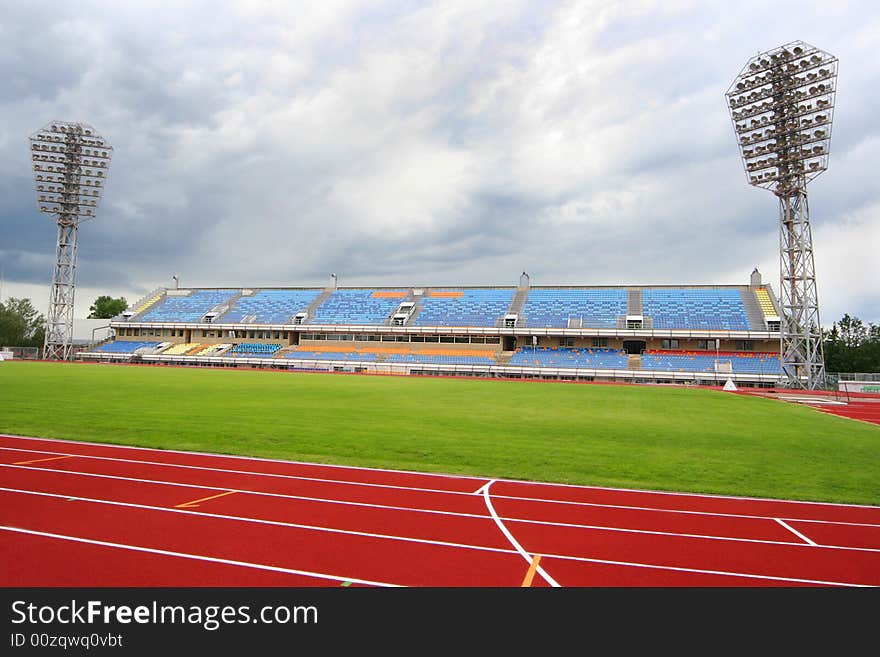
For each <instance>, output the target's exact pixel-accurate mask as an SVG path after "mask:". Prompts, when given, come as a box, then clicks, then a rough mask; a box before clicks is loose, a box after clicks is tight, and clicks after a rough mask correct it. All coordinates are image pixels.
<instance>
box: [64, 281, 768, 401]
mask: <svg viewBox="0 0 880 657" xmlns="http://www.w3.org/2000/svg"><path fill="white" fill-rule="evenodd" d="M333 282H334V284H333V285H331V286H330V287H327V288H293V287H291V288H222V289H219V288H187V289H165V288H159V289H157V290H154V291H153V292H152V293H151V294H149V295H147V296H145V297H144V298H143V299H141V300H140V301H139V302H138V303H136V304H134V305H133V306H131V307H130V308H129V309H128V310H126V311H125V312H124V313H123V314H122V315H120V316H118V317H116V318H114V319H113V320H112V321H111V327H112V329H113V331H114V334H115V335H114V336H113V337H111V338H109V339H107V340H104V341H102V342H100V343H98V344H95V345H92V346H91V347H89V348H88V349H87V350H86V351H85V352H81V354H80V356H81V357H82V358H84V359H89V360H100V361H129V362H130V361H136V362H145V363H164V364H169V365H198V366H222V367H240V366H248V367H261V368H272V369H292V370H319V371H348V372H376V373H394V374H425V375H453V376H456V375H464V376H485V377H509V378H543V379H564V380H581V381H614V380H627V381H633V382H657V383H662V382H690V383H700V384H717V383H724V382H725V381H727V379H728V378H729V379H732V380H733V381H734V382H735V383H736V384H737V385H747V386H754V385H764V386H771V385H775V384H776V383H777V382H778V381H779V379H780V377H781V375H782V369H781V366H780V360H779V348H780V336H779V329H780V312H779V303H778V301H777V299H776V296H775V295H774V292H773V290H772V288H771V287H770V286H769V285H767V284H765V283H763V282H762V280H761V275H760V273H759V272H758V271H757V270H755V271H754V272H752V276H751V279H750V281H749V284H748V285H674V286H673V285H646V286H639V285H626V286H623V285H620V286H532V285H530V281H529V278H528V276H527V275H525V274H523V276H522V277H521V278H520V283H519V285H518V286H511V287H423V286H409V287H408V286H400V287H336V285H335V278H334V279H333Z"/></svg>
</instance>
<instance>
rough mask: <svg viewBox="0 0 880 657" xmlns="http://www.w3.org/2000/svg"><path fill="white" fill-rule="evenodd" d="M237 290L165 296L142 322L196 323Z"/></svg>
mask: <svg viewBox="0 0 880 657" xmlns="http://www.w3.org/2000/svg"><path fill="white" fill-rule="evenodd" d="M236 294H238V290H194V291H193V292H192V294H189V295H187V296H166V297H165V298H164V299H163V300H162V301H160V302H159V303H157V304H156V305H155V306H153V307H152V309H151V310H150V311H149V312H148V313H147V314H146V315H144V317H143V318H142V319H141V321H144V322H182V323H184V322H198V321H200V320H201V319H202V318H203V317H204V316H205V313H208V312H210V311H211V309H212V308H214V307H215V306H218V305H220V304H221V303H223V302H224V301H228V300H229V299H231V298H232V297H234V296H235V295H236Z"/></svg>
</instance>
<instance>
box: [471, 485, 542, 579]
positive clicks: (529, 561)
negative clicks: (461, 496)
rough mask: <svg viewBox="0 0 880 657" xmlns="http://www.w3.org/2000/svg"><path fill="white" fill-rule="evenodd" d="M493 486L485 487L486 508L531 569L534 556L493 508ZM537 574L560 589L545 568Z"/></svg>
mask: <svg viewBox="0 0 880 657" xmlns="http://www.w3.org/2000/svg"><path fill="white" fill-rule="evenodd" d="M491 485H492V482H491V481H490V482H489V483H488V484H486V485H485V486H483V499H484V500H485V501H486V508H487V509H489V514H490V515H491V516H492V520H494V521H495V524H496V525H498V529H500V530H501V533H502V534H504V536H505V537H506V538H507V540H508V541H510V544H511V545H512V546H513V547H514V549H515V550H516V551H517V552H519V555H520V556H521V557H522V558H523V559H525V561H526V563H527V564H529V567H531V565H532V559H533V558H534V557H533V555H531V554H529V553H528V552H526V551H525V550H524V549H523V546H522V545H520V544H519V541H517V540H516V539H515V538H514V537H513V534H511V533H510V531H508V529H507V527H505V526H504V523H503V522H502V521H501V518H499V517H498V514H497V513H496V512H495V507H494V506H492V500H491V498H490V497H489V487H490V486H491ZM537 572H538V574H539V575H540V576H541V577H543V578H544V579H545V580H546V582H547V583H548V584H549V585H550V586H553V587H556V588H559V582H557V581H556V580H555V579H553V578H552V577H550V575H549V574H548V573H547V571H546V570H544V567H543V566H538V567H537Z"/></svg>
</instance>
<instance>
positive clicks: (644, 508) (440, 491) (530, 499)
mask: <svg viewBox="0 0 880 657" xmlns="http://www.w3.org/2000/svg"><path fill="white" fill-rule="evenodd" d="M2 450H11V451H16V452H36V451H37V450H25V449H18V448H15V447H0V451H2ZM39 453H43V454H59V452H45V451H43V452H39ZM65 456H78V457H81V458H83V459H94V460H98V461H112V462H117V463H135V464H138V465H155V466H159V467H170V468H183V469H189V470H199V471H207V472H223V473H231V474H243V475H253V476H256V477H276V478H281V479H295V480H298V481H316V482H319V483H330V484H340V485H350V486H360V487H364V488H371V487H373V488H388V489H392V490H402V491H414V492H417V493H434V494H441V495H442V494H445V495H467V496H471V495H474V494H475V493H470V492H467V491H455V490H444V489H438V488H414V487H411V486H392V485H389V484H373V483H367V482H351V481H341V480H338V479H316V478H312V477H301V476H295V475H282V474H274V473H263V472H251V471H249V470H225V469H220V468H209V467H205V466H195V465H183V464H177V463H163V462H161V461H136V460H132V459H120V458H113V457H109V456H91V455H88V454H65ZM0 467H29V466H16V465H14V464H9V463H0ZM35 469H40V470H45V471H47V472H73V471H72V470H52V469H50V468H35ZM80 474H87V473H80ZM94 476H96V477H99V476H109V475H100V474H94ZM492 481H493V482H503V481H505V480H503V479H493V480H492ZM192 486H193V487H196V486H195V485H192ZM207 488H211V489H212V490H232V489H231V488H229V487H228V486H213V487H211V486H208V487H207ZM482 490H483V487H481V488H480V491H482ZM251 492H254V493H256V491H251ZM495 498H496V499H506V500H519V501H523V502H532V503H543V504H563V505H567V506H584V507H597V508H604V509H627V510H631V511H653V512H657V513H681V514H686V515H693V516H710V517H716V518H746V519H752V520H775V519H776V516H756V515H748V514H740V513H719V512H713V511H691V510H685V509H662V508H661V509H658V508H655V507H649V506H631V505H625V504H605V503H600V502H574V501H570V500H548V499H542V498H534V497H517V496H512V495H495ZM785 520H789V521H795V522H815V523H823V524H831V525H847V526H856V527H880V524H872V523H858V522H844V521H839V520H810V519H807V518H790V517H786V518H785Z"/></svg>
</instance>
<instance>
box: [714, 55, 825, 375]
mask: <svg viewBox="0 0 880 657" xmlns="http://www.w3.org/2000/svg"><path fill="white" fill-rule="evenodd" d="M836 87H837V58H836V57H834V56H833V55H831V54H829V53H827V52H824V51H822V50H819V49H818V48H816V47H814V46H811V45H809V44H807V43H804V42H803V41H794V42H792V43H789V44H786V45H784V46H781V47H779V48H776V49H775V50H770V51H768V52H765V53H762V54H760V55H757V56H756V57H753V58H752V59H750V60H749V61H748V62H747V63H746V65H745V67H744V68H743V70H742V72H740V74H739V75H738V76H737V77H736V80H734V82H733V84H732V85H731V87H730V89H728V91H727V94H726V95H727V104H728V107H729V108H730V116H731V119H732V120H733V127H734V130H735V131H736V136H737V141H738V142H739V148H740V153H741V155H742V161H743V165H744V167H745V171H746V176H747V179H748V181H749V184H750V185H754V186H755V187H763V188H764V189H769V190H770V191H772V192H773V193H774V194H775V195H776V196H777V198H778V199H779V271H780V300H781V303H782V318H781V322H780V324H781V325H780V327H779V328H780V331H779V333H780V354H781V357H782V369H783V374H784V376H785V379H786V385H788V386H789V387H799V388H807V389H813V388H819V387H822V386H823V385H824V383H825V358H824V350H823V348H822V329H821V324H820V323H819V300H818V295H817V293H816V271H815V265H814V262H813V236H812V231H811V229H810V206H809V203H808V201H807V183H808V182H810V181H811V180H813V179H814V178H815V177H816V176H818V175H819V174H820V173H822V172H823V171H825V169H827V168H828V154H829V151H830V144H831V119H832V116H833V114H834V93H835V91H836Z"/></svg>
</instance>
